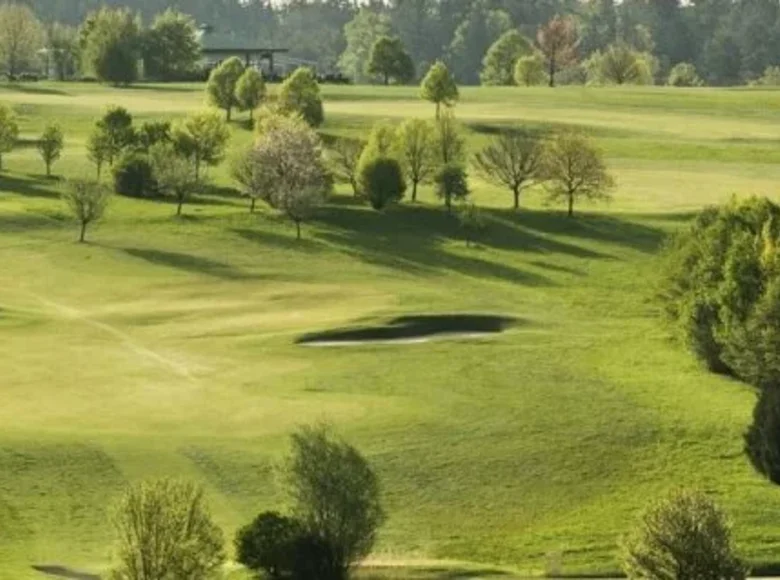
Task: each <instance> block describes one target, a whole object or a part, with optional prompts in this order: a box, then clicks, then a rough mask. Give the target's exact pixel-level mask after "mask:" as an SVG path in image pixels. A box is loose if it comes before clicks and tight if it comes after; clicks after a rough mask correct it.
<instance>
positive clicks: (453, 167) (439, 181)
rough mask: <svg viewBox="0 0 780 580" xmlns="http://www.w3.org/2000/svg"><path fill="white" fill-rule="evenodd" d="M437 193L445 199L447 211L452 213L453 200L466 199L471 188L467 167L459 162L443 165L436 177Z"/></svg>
mask: <svg viewBox="0 0 780 580" xmlns="http://www.w3.org/2000/svg"><path fill="white" fill-rule="evenodd" d="M434 182H435V184H436V195H438V196H439V197H440V198H441V199H443V200H444V205H445V206H446V208H447V213H452V202H453V201H456V200H462V199H466V198H467V197H468V196H469V194H470V193H471V190H470V188H469V181H468V174H467V173H466V169H465V168H464V167H463V166H462V165H459V164H457V163H448V164H446V165H443V166H442V167H441V168H440V169H439V170H438V171H437V173H436V176H435V177H434Z"/></svg>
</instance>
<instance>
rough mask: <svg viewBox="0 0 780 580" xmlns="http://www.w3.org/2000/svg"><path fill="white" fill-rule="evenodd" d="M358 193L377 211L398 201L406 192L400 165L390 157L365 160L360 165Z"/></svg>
mask: <svg viewBox="0 0 780 580" xmlns="http://www.w3.org/2000/svg"><path fill="white" fill-rule="evenodd" d="M360 191H362V192H363V194H364V195H365V196H366V197H367V198H368V201H369V203H370V204H371V207H373V208H374V209H375V210H377V211H380V210H383V209H384V208H385V207H387V206H388V205H389V204H391V203H395V202H398V201H400V200H401V199H402V198H403V196H404V191H406V181H405V180H404V173H403V170H402V169H401V164H400V163H398V160H396V159H392V158H390V157H375V158H373V159H370V160H365V161H364V162H363V163H361V165H360Z"/></svg>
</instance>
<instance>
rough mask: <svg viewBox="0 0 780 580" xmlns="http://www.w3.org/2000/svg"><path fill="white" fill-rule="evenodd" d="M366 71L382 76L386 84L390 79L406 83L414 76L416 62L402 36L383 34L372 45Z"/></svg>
mask: <svg viewBox="0 0 780 580" xmlns="http://www.w3.org/2000/svg"><path fill="white" fill-rule="evenodd" d="M366 72H367V73H368V74H370V75H376V76H379V77H381V78H382V81H383V83H384V84H385V85H389V84H390V79H393V80H394V81H395V82H396V83H398V84H406V83H408V82H410V81H411V80H412V79H413V78H414V62H413V61H412V57H411V56H409V53H408V52H406V49H405V48H404V43H403V42H402V41H401V39H400V38H398V37H397V36H382V37H380V38H378V39H377V40H376V42H374V45H373V46H372V47H371V55H370V56H369V60H368V70H367V71H366Z"/></svg>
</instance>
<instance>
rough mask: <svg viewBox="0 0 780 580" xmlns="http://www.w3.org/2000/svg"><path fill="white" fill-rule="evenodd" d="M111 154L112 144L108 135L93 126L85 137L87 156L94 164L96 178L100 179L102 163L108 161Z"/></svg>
mask: <svg viewBox="0 0 780 580" xmlns="http://www.w3.org/2000/svg"><path fill="white" fill-rule="evenodd" d="M112 155H113V152H112V144H111V141H110V139H109V136H108V135H107V134H106V133H105V131H102V130H101V129H100V128H98V127H95V129H93V131H92V133H90V135H89V138H88V139H87V157H88V158H89V160H90V161H92V163H94V164H95V170H96V171H97V179H98V180H100V176H101V174H102V172H103V165H105V164H106V163H107V162H108V160H109V158H111V157H112Z"/></svg>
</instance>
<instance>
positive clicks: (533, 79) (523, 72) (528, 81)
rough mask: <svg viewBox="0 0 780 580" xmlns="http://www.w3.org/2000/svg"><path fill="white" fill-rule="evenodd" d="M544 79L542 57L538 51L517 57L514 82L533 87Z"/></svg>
mask: <svg viewBox="0 0 780 580" xmlns="http://www.w3.org/2000/svg"><path fill="white" fill-rule="evenodd" d="M544 81H545V72H544V57H543V56H542V55H541V54H540V53H539V52H534V53H533V54H529V55H528V56H524V57H521V58H520V59H518V61H517V64H516V65H515V84H518V85H522V86H526V87H533V86H536V85H541V84H542V83H543V82H544Z"/></svg>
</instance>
